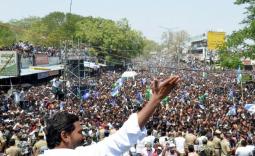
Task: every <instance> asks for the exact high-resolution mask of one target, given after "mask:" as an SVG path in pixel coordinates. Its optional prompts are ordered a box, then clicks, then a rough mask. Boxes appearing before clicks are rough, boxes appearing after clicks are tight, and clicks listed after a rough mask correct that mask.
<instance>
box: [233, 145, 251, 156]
mask: <svg viewBox="0 0 255 156" xmlns="http://www.w3.org/2000/svg"><path fill="white" fill-rule="evenodd" d="M235 155H236V156H252V150H250V148H249V147H247V146H245V147H237V149H236V152H235Z"/></svg>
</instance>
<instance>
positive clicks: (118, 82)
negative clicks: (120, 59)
mask: <svg viewBox="0 0 255 156" xmlns="http://www.w3.org/2000/svg"><path fill="white" fill-rule="evenodd" d="M123 83H124V79H123V78H119V79H118V80H117V81H116V82H115V83H114V84H113V88H116V87H118V88H120V87H121V86H122V85H123Z"/></svg>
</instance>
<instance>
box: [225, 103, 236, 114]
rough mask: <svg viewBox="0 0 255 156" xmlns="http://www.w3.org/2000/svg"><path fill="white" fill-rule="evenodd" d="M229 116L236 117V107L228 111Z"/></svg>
mask: <svg viewBox="0 0 255 156" xmlns="http://www.w3.org/2000/svg"><path fill="white" fill-rule="evenodd" d="M227 115H228V116H231V115H236V106H235V105H234V106H231V107H230V108H229V110H228V113H227Z"/></svg>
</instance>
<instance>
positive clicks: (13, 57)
mask: <svg viewBox="0 0 255 156" xmlns="http://www.w3.org/2000/svg"><path fill="white" fill-rule="evenodd" d="M0 76H19V64H18V54H17V52H16V51H0Z"/></svg>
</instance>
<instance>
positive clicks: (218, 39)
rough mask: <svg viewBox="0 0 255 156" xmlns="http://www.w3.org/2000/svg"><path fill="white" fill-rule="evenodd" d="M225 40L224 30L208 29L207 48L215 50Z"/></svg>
mask: <svg viewBox="0 0 255 156" xmlns="http://www.w3.org/2000/svg"><path fill="white" fill-rule="evenodd" d="M224 42H225V32H213V31H209V32H208V34H207V45H208V50H217V49H218V48H219V46H221V45H223V44H224Z"/></svg>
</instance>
